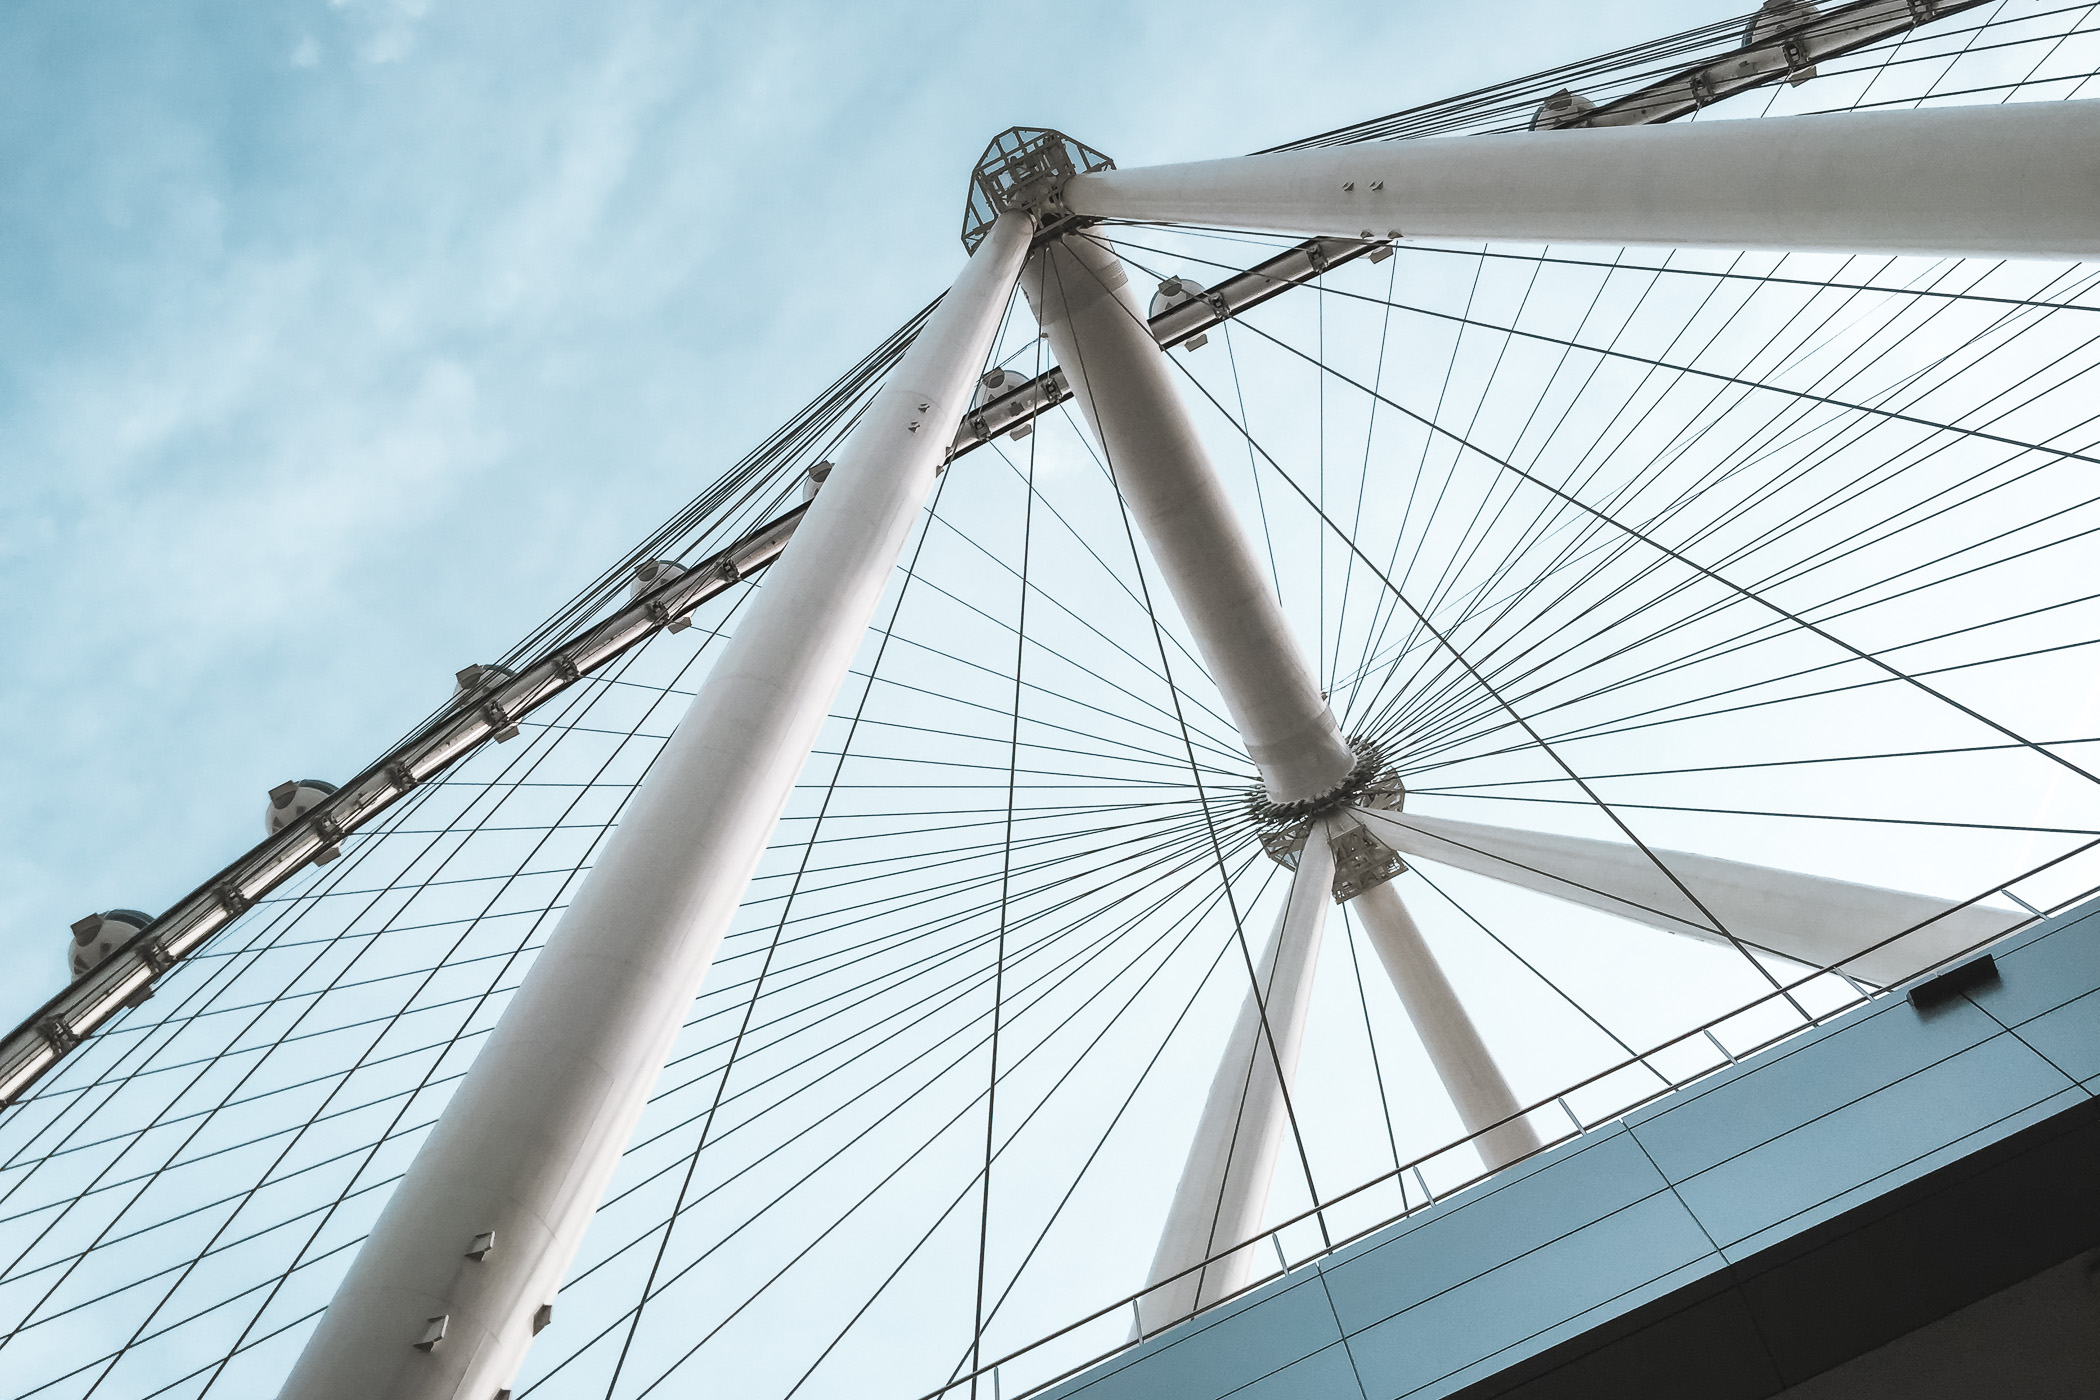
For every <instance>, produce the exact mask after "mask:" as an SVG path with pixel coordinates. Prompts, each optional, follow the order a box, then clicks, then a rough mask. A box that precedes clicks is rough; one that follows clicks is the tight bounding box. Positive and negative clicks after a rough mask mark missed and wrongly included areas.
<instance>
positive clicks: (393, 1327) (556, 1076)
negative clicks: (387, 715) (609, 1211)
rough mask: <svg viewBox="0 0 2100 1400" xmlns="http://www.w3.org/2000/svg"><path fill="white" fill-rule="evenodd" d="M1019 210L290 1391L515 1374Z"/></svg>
mask: <svg viewBox="0 0 2100 1400" xmlns="http://www.w3.org/2000/svg"><path fill="white" fill-rule="evenodd" d="M1030 233H1031V227H1030V224H1029V221H1028V220H1027V219H1026V218H1025V217H1023V216H1020V215H1015V214H1008V215H1005V216H1003V217H1002V218H1001V219H1000V220H999V221H998V224H997V225H996V226H995V227H994V228H993V230H992V232H991V234H990V235H989V236H988V237H987V238H986V240H985V242H984V244H983V245H982V246H981V247H980V248H979V249H978V252H977V254H976V256H975V257H973V258H972V259H971V260H970V264H969V266H968V267H967V268H965V269H964V271H963V274H962V276H961V278H960V279H958V280H957V282H956V284H955V286H954V288H953V289H952V290H951V291H950V292H949V293H948V295H947V297H946V298H944V299H943V300H942V302H941V304H940V307H939V309H938V310H936V311H935V312H934V314H933V316H932V317H931V318H930V319H929V320H928V321H927V323H926V325H925V327H924V328H923V329H922V330H921V331H920V332H919V335H918V338H917V339H916V340H915V341H914V342H913V343H912V346H911V349H910V350H909V351H908V352H907V353H906V355H905V357H904V359H903V361H902V362H901V363H900V364H899V365H898V366H897V367H896V369H895V370H893V371H892V372H891V374H890V378H889V381H888V383H887V384H886V385H885V386H884V387H883V389H882V390H881V391H880V393H878V394H877V395H876V397H875V399H874V401H873V402H872V403H871V404H870V405H869V408H868V411H867V413H866V415H865V416H864V417H863V418H862V420H861V422H860V425H859V426H858V427H857V428H856V429H855V430H854V433H853V436H852V438H851V439H850V440H849V441H848V443H847V444H846V446H845V449H844V450H843V451H842V452H841V453H840V455H839V457H838V464H837V465H836V466H835V467H834V468H833V469H832V472H831V475H830V477H829V479H828V480H827V481H826V483H825V488H824V490H823V492H822V493H821V494H819V495H818V497H817V499H816V501H815V503H814V504H813V505H812V506H811V507H810V510H809V514H808V515H807V517H806V518H805V519H804V521H803V523H802V525H801V526H800V528H798V529H797V530H796V532H795V535H794V538H793V540H792V542H790V543H789V545H788V546H787V549H786V551H785V552H784V553H783V554H782V556H781V558H780V561H779V562H778V563H776V564H775V565H773V568H772V572H771V573H770V574H768V576H767V578H766V583H765V587H764V588H763V589H761V590H760V591H759V593H758V596H757V597H756V599H754V600H753V602H752V604H751V606H750V608H749V609H748V610H747V611H746V613H745V616H744V619H743V622H742V624H741V626H739V627H738V629H737V632H736V635H735V636H734V637H733V638H731V639H730V641H729V642H728V643H727V645H726V646H725V647H724V648H723V651H722V654H721V657H720V659H719V660H717V661H716V663H715V666H714V669H713V670H712V671H710V672H709V673H708V677H707V680H706V681H705V683H703V684H702V686H701V688H700V692H699V694H698V695H697V696H696V697H695V698H694V700H693V703H692V706H691V708H690V709H688V710H687V712H686V716H685V719H684V721H683V722H682V723H681V724H680V725H679V726H678V730H677V732H676V733H675V734H674V735H673V736H672V737H671V739H670V741H669V742H668V743H667V744H666V745H665V746H664V749H663V751H662V754H661V755H660V756H659V758H658V759H657V761H656V764H655V766H654V768H653V769H652V770H651V771H650V774H649V776H648V778H647V779H646V780H645V781H644V782H643V783H642V785H641V787H640V789H639V790H638V791H637V792H636V793H635V795H634V798H633V799H632V801H631V802H630V803H629V805H628V808H627V811H626V814H625V816H624V818H623V819H622V821H621V823H620V827H619V829H618V830H617V831H616V832H615V833H614V834H613V835H612V837H611V838H610V839H609V840H608V841H607V842H606V844H605V848H604V851H603V853H602V854H601V855H600V857H599V859H598V863H597V865H596V866H595V868H593V869H592V871H591V873H590V874H589V876H588V877H586V879H585V880H584V883H583V885H582V887H581V888H580V889H579V890H578V891H577V893H576V898H575V901H574V902H573V903H572V904H571V906H570V907H569V910H568V912H567V913H566V914H565V915H564V916H563V917H562V921H561V924H560V926H559V927H558V928H557V930H556V931H555V934H554V937H553V938H552V939H550V940H549V942H548V945H547V947H546V949H545V951H543V952H542V953H541V954H540V956H539V960H538V961H537V962H536V963H535V964H534V965H533V967H532V971H531V972H530V973H529V974H528V975H527V976H526V978H525V981H524V984H523V985H522V986H520V987H519V989H518V992H517V994H516V996H515V997H513V998H512V1000H511V1003H510V1006H509V1007H508V1008H507V1009H506V1010H505V1012H504V1014H503V1018H502V1020H501V1021H500V1022H499V1023H498V1024H497V1026H496V1029H495V1032H494V1033H493V1034H492V1035H491V1036H490V1037H489V1043H488V1044H487V1045H486V1046H485V1047H484V1048H483V1049H482V1051H481V1053H480V1055H479V1056H478V1057H477V1058H476V1059H475V1062H474V1065H473V1068H472V1069H471V1070H470V1071H469V1072H468V1074H467V1077H466V1079H465V1081H464V1082H463V1083H462V1084H461V1085H460V1087H459V1089H458V1091H457V1092H456V1093H455V1094H454V1096H453V1098H452V1101H451V1102H450V1104H448V1105H447V1106H446V1109H445V1112H444V1115H443V1117H442V1118H440V1120H439V1122H438V1125H437V1127H436V1128H435V1129H433V1130H432V1132H431V1134H430V1137H429V1138H428V1139H427V1140H426V1141H425V1142H424V1144H423V1147H422V1150H421V1151H419V1152H418V1153H417V1154H416V1159H415V1162H414V1164H413V1165H412V1166H411V1167H410V1168H409V1171H408V1175H407V1177H406V1178H405V1179H404V1180H403V1181H402V1183H401V1184H400V1186H398V1187H397V1188H396V1189H395V1191H394V1194H393V1196H392V1198H391V1199H390V1200H389V1201H388V1202H387V1206H386V1209H385V1211H384V1212H383V1213H382V1214H381V1216H380V1218H379V1223H378V1225H377V1226H376V1227H375V1228H374V1229H373V1231H372V1234H371V1236H370V1237H369V1238H368V1239H367V1240H366V1242H365V1244H364V1247H363V1248H362V1249H361V1250H360V1252H359V1254H358V1257H357V1259H356V1261H355V1262H354V1263H353V1264H352V1265H351V1267H350V1272H349V1274H348V1275H347V1276H346V1277H345V1278H344V1280H343V1282H342V1285H341V1287H340V1288H338V1289H337V1291H336V1295H335V1299H334V1301H333V1302H332V1303H331V1304H330V1305H329V1308H328V1312H327V1314H326V1315H325V1316H324V1317H323V1318H322V1320H321V1323H320V1326H319V1327H318V1329H317V1330H316V1331H315V1332H314V1334H313V1337H312V1339H311V1340H310V1341H309V1342H308V1343H307V1346H306V1350H305V1351H304V1353H303V1354H302V1355H301V1356H300V1358H299V1362H298V1365H297V1366H296V1367H295V1368H294V1369H293V1371H292V1375H291V1378H290V1379H289V1380H288V1381H287V1382H286V1383H285V1387H284V1390H283V1391H282V1395H283V1396H285V1397H297V1400H323V1397H326V1398H327V1400H408V1398H409V1397H415V1398H416V1400H440V1398H441V1397H442V1400H489V1397H491V1396H493V1395H495V1394H496V1393H497V1391H498V1390H499V1389H500V1388H502V1387H504V1386H506V1385H507V1384H508V1383H509V1381H510V1378H511V1376H512V1374H513V1372H515V1370H516V1369H517V1366H518V1364H519V1362H520V1361H521V1360H522V1358H523V1356H524V1353H525V1348H526V1346H527V1344H528V1343H529V1342H530V1340H531V1336H532V1331H533V1315H534V1313H535V1311H536V1310H537V1309H539V1308H540V1306H541V1305H543V1304H547V1303H550V1302H551V1301H552V1299H553V1297H554V1293H555V1289H556V1287H557V1285H558V1284H559V1283H560V1281H561V1277H562V1275H563V1273H564V1272H566V1270H567V1269H568V1266H569V1261H570V1259H571V1258H572V1257H573V1255H574V1254H575V1251H576V1247H577V1245H578V1243H579V1242H580V1241H581V1239H582V1236H583V1231H584V1227H585V1226H586V1225H587V1224H588V1223H589V1221H590V1218H591V1214H592V1212H593V1211H595V1210H596V1209H597V1205H598V1200H599V1197H600V1196H601V1194H602V1193H603V1191H604V1188H605V1183H606V1180H607V1179H608V1178H609V1177H610V1175H611V1174H612V1170H613V1167H614V1165H615V1164H616V1163H617V1162H618V1160H619V1156H620V1152H621V1149H622V1148H623V1147H624V1146H625V1145H626V1143H627V1140H628V1137H629V1136H630V1134H631V1133H632V1131H633V1128H634V1123H635V1120H636V1119H637V1118H638V1117H639V1116H640V1113H641V1110H642V1104H643V1102H644V1100H645V1099H646V1098H647V1095H648V1092H649V1088H650V1086H651V1085H652V1084H653V1083H654V1082H655V1079H656V1076H657V1074H658V1072H659V1071H660V1070H661V1068H662V1066H663V1061H664V1056H665V1055H666V1053H667V1052H668V1051H669V1049H670V1046H671V1043H672V1041H673V1039H674V1038H675V1037H676V1036H677V1034H678V1028H679V1025H680V1023H681V1022H682V1021H683V1020H684V1019H685V1015H686V1013H687V1011H688V1009H689V1008H690V1007H691V1005H692V1000H693V997H694V995H695V994H696V993H697V992H698V991H699V988H700V984H701V982H702V980H703V979H704V978H705V977H706V975H707V970H708V967H709V965H710V964H711V963H712V962H713V960H714V955H715V950H716V949H717V948H718V947H719V946H720V944H721V940H722V935H723V932H724V931H725V930H726V929H727V927H728V925H729V921H730V919H731V917H732V916H733V915H734V913H735V912H736V908H737V906H738V904H739V903H740V902H741V901H742V899H743V896H744V890H745V886H746V885H747V884H748V883H749V881H750V877H751V872H752V870H753V868H754V867H755V866H756V865H757V863H758V859H759V855H760V853H761V852H762V851H763V849H764V847H765V843H766V840H767V837H768V835H769V833H771V831H772V830H773V827H774V824H775V822H776V821H777V820H778V818H779V815H780V811H781V808H782V807H783V805H785V803H786V801H787V797H788V793H789V791H790V789H791V788H792V786H793V784H794V782H795V780H796V778H797V776H798V775H799V774H800V773H801V771H802V766H803V763H804V762H805V760H806V759H807V757H808V754H809V749H810V745H811V743H812V742H813V741H814V739H815V737H816V734H817V731H818V728H819V727H820V726H821V725H822V723H823V721H824V716H825V714H826V713H827V712H828V710H829V709H830V706H831V703H832V699H833V697H834V696H835V694H836V693H837V690H838V687H839V683H840V682H841V680H843V678H844V676H845V673H846V668H847V666H848V665H849V664H850V662H851V661H852V659H853V655H854V652H855V651H856V650H857V649H858V647H859V645H860V642H861V638H862V636H863V634H864V633H865V632H866V630H867V625H868V620H869V618H870V617H871V616H872V615H873V613H874V610H875V605H876V603H877V601H878V600H879V599H880V597H881V594H882V590H883V588H884V587H885V586H886V584H887V583H888V581H889V579H890V576H891V572H892V570H893V569H894V568H895V566H896V561H897V556H898V553H899V552H900V550H901V549H902V548H903V544H904V541H905V538H906V536H907V535H908V533H909V532H910V529H911V526H912V522H913V520H914V519H915V518H916V517H917V515H918V513H919V511H920V510H921V509H922V507H923V506H924V504H925V500H926V496H927V493H928V491H929V490H930V488H931V487H932V484H933V480H934V473H935V469H936V468H937V467H938V465H939V463H940V460H941V455H942V453H943V451H944V450H945V449H946V447H947V445H948V442H949V438H950V436H951V434H952V432H953V430H954V426H955V423H956V421H957V420H958V419H959V418H960V417H961V415H962V412H963V410H964V408H965V407H966V406H967V404H968V401H969V396H970V391H971V388H972V385H973V379H974V376H975V374H976V371H977V370H978V368H979V367H980V366H981V365H982V364H983V362H984V358H985V355H986V353H987V351H988V350H989V349H990V348H991V344H992V339H993V337H994V335H995V334H996V333H997V328H998V323H999V318H1000V315H1001V313H1002V312H1003V310H1004V309H1005V306H1006V303H1007V299H1008V297H1009V296H1010V295H1011V293H1012V289H1013V285H1014V280H1015V278H1016V276H1017V275H1018V274H1019V271H1020V266H1021V262H1022V259H1023V258H1024V257H1025V256H1026V253H1027V248H1028V241H1029V237H1030ZM486 1232H493V1236H494V1238H493V1242H492V1245H491V1247H490V1248H488V1249H487V1250H486V1252H485V1253H482V1254H481V1255H480V1257H479V1258H474V1257H469V1254H468V1251H469V1250H470V1249H471V1248H474V1247H475V1246H476V1243H477V1242H476V1239H475V1237H476V1236H477V1235H482V1234H484V1233H486ZM441 1317H442V1318H444V1319H445V1322H444V1325H443V1327H442V1329H439V1328H438V1327H437V1326H436V1324H435V1322H434V1319H437V1318H441ZM439 1330H441V1331H442V1340H439V1341H437V1342H436V1344H435V1345H434V1346H430V1347H428V1348H427V1349H425V1348H422V1347H419V1346H418V1345H417V1343H418V1342H419V1341H423V1340H425V1339H426V1338H427V1337H428V1336H430V1335H431V1334H432V1333H434V1332H437V1331H439Z"/></svg>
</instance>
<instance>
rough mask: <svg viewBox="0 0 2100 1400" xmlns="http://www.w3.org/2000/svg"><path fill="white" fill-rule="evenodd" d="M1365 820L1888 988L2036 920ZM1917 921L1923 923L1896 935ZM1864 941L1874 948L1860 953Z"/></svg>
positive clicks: (1434, 820)
mask: <svg viewBox="0 0 2100 1400" xmlns="http://www.w3.org/2000/svg"><path fill="white" fill-rule="evenodd" d="M1357 816H1358V817H1359V818H1360V819H1361V820H1362V821H1363V822H1364V824H1365V825H1366V826H1367V827H1369V828H1370V830H1371V833H1372V834H1373V835H1375V836H1377V837H1378V838H1379V839H1380V840H1382V841H1384V842H1385V843H1386V844H1388V845H1390V846H1391V847H1392V848H1393V849H1394V850H1396V851H1399V852H1401V853H1402V854H1403V855H1408V856H1412V857H1414V858H1416V859H1418V860H1428V861H1435V862H1437V863H1438V864H1440V865H1450V866H1455V867H1457V868H1458V869H1460V870H1470V871H1472V872H1473V873H1474V874H1476V875H1486V876H1488V877H1489V878H1491V879H1495V880H1500V881H1502V882H1504V883H1505V884H1511V885H1517V886H1521V887H1522V888H1524V889H1527V890H1536V891H1538V892H1539V893H1540V894H1550V895H1552V896H1553V897H1554V898H1556V899H1564V900H1566V901H1568V902H1569V903H1570V904H1579V905H1582V906H1583V907H1584V908H1586V909H1597V910H1601V911H1602V912H1604V913H1606V914H1616V915H1618V916H1619V917H1620V918H1622V919H1631V920H1633V921H1634V922H1635V923H1640V924H1646V925H1648V926H1649V927H1650V928H1659V929H1665V930H1668V931H1669V932H1671V933H1680V934H1683V935H1685V936H1686V937H1688V938H1697V939H1700V940H1702V941H1704V942H1707V943H1718V944H1722V945H1724V946H1729V945H1730V944H1731V938H1732V939H1733V941H1735V942H1740V943H1743V944H1745V945H1747V946H1749V947H1751V948H1756V949H1760V950H1763V951H1766V952H1772V953H1778V954H1779V955H1780V956H1782V957H1787V958H1792V959H1793V960H1794V961H1796V962H1801V963H1806V964H1807V965H1809V966H1810V967H1829V966H1831V965H1832V964H1834V963H1839V962H1841V961H1842V962H1843V968H1842V970H1843V971H1844V973H1845V974H1846V975H1847V976H1849V977H1854V978H1861V979H1864V980H1866V981H1869V982H1878V983H1881V984H1883V985H1886V984H1888V983H1892V982H1900V981H1902V980H1904V979H1905V978H1907V977H1911V976H1913V975H1915V974H1916V973H1918V972H1919V971H1921V970H1923V969H1924V968H1927V967H1930V966H1931V965H1932V964H1934V963H1937V962H1940V961H1941V960H1943V959H1946V958H1951V957H1953V956H1955V955H1956V954H1959V953H1962V952H1965V951H1967V950H1968V949H1970V948H1974V947H1976V946H1977V945H1979V944H1983V943H1988V942H1990V941H1991V940H1992V939H1995V938H1997V937H1999V936H2000V935H2002V934H2006V933H2010V932H2012V931H2013V930H2014V929H2016V928H2021V927H2023V926H2025V925H2026V924H2027V923H2028V922H2029V919H2028V916H2027V915H2025V914H2020V913H2016V912H2015V911H2013V910H2011V909H1997V908H1993V907H1991V906H1990V905H1987V904H1971V905H1969V906H1967V907H1966V908H1961V909H1956V908H1955V907H1954V904H1955V902H1954V901H1953V900H1951V899H1936V898H1934V897H1933V896H1931V895H1923V894H1911V893H1909V892H1908V891H1905V890H1889V889H1882V888H1880V887H1879V886H1875V885H1855V884H1853V883H1852V882H1850V881H1849V880H1832V879H1829V878H1827V877H1825V876H1821V875H1804V874H1802V873H1801V872H1799V871H1797V870H1774V869H1773V868H1771V867H1770V866H1764V865H1746V864H1744V863H1743V862H1741V861H1734V860H1722V859H1720V858H1719V857H1717V856H1702V855H1695V854H1693V853H1692V852H1690V851H1665V850H1657V851H1656V852H1655V859H1654V860H1651V859H1649V858H1648V856H1647V854H1645V853H1644V852H1642V851H1641V849H1640V848H1639V847H1637V846H1634V845H1631V844H1629V843H1627V842H1624V841H1596V840H1592V839H1590V838H1588V837H1584V836H1562V835H1560V834H1558V833H1556V832H1549V831H1525V830H1522V829H1520V828H1517V827H1508V826H1489V825H1487V824H1485V823H1482V822H1463V821H1453V820H1451V819H1450V818H1447V817H1424V816H1418V815H1416V814H1415V813H1413V812H1378V811H1364V812H1359V813H1357ZM1658 860H1659V861H1661V862H1662V863H1663V865H1665V866H1668V867H1669V874H1665V873H1664V872H1663V870H1662V869H1661V868H1660V867H1659V866H1657V864H1656V861H1658ZM1671 875H1675V876H1676V877H1677V880H1681V881H1683V882H1684V885H1685V887H1686V888H1688V889H1690V890H1691V892H1692V893H1693V894H1695V895H1697V896H1698V897H1699V904H1694V903H1693V902H1692V901H1691V900H1690V899H1688V898H1686V897H1685V893H1684V890H1682V889H1679V888H1678V887H1677V883H1676V881H1674V880H1672V879H1671V878H1670V876H1671ZM1700 904H1703V905H1705V906H1706V912H1702V911H1701V910H1700V908H1699V905H1700ZM1707 912H1710V913H1712V914H1713V916H1714V917H1715V918H1717V919H1719V920H1720V921H1721V924H1722V927H1723V928H1725V929H1726V930H1727V934H1726V935H1723V934H1722V933H1721V932H1719V931H1718V930H1716V929H1715V928H1714V926H1713V924H1712V923H1711V922H1710V921H1709V920H1708V918H1707V917H1706V913H1707ZM1928 920H1929V921H1930V922H1928ZM1911 928H1915V929H1916V930H1917V931H1916V932H1915V933H1909V934H1904V936H1903V937H1900V938H1898V937H1897V935H1898V934H1903V931H1904V930H1905V929H1911ZM1891 940H1892V941H1891ZM1877 944H1885V946H1881V947H1876V945H1877ZM1867 948H1874V951H1873V952H1871V953H1862V950H1863V949H1867Z"/></svg>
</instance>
